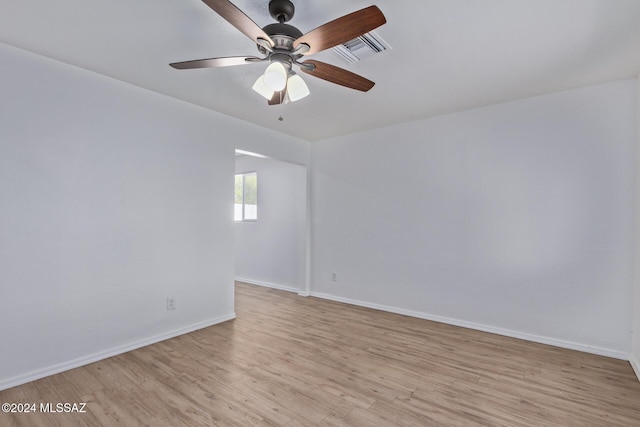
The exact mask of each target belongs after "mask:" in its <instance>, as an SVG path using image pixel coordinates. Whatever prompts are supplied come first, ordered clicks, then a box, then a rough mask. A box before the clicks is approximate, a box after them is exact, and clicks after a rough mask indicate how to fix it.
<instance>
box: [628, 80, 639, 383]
mask: <svg viewBox="0 0 640 427" xmlns="http://www.w3.org/2000/svg"><path fill="white" fill-rule="evenodd" d="M635 172H636V206H635V221H636V222H635V226H636V229H635V253H634V255H635V258H634V261H635V265H634V267H635V271H634V272H635V277H634V298H633V340H632V346H631V356H630V361H631V366H633V369H634V370H635V372H636V375H637V377H638V379H639V380H640V76H638V79H637V80H636V170H635Z"/></svg>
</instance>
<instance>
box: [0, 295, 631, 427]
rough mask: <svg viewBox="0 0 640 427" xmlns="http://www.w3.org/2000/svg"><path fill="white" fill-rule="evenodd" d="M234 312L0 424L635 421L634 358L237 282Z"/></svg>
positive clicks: (14, 394) (20, 396) (66, 383)
mask: <svg viewBox="0 0 640 427" xmlns="http://www.w3.org/2000/svg"><path fill="white" fill-rule="evenodd" d="M236 314H237V318H236V319H235V320H233V321H229V322H226V323H223V324H220V325H216V326H212V327H209V328H206V329H202V330H198V331H195V332H193V333H190V334H186V335H182V336H179V337H176V338H173V339H171V340H167V341H163V342H161V343H157V344H154V345H151V346H148V347H144V348H141V349H138V350H135V351H132V352H129V353H126V354H121V355H118V356H115V357H112V358H109V359H106V360H103V361H100V362H96V363H92V364H90V365H86V366H83V367H81V368H77V369H73V370H71V371H67V372H63V373H61V374H57V375H54V376H51V377H48V378H44V379H42V380H38V381H34V382H32V383H29V384H25V385H22V386H19V387H14V388H12V389H9V390H4V391H1V392H0V402H15V403H19V402H22V403H25V402H34V403H36V404H38V405H39V404H40V403H47V402H52V403H54V404H55V403H57V402H61V403H64V402H86V403H87V406H86V410H87V413H83V414H77V413H55V414H54V413H35V414H24V413H23V414H17V413H9V414H7V413H0V425H2V426H5V425H6V426H76V425H77V426H80V425H82V426H106V425H109V426H111V425H123V426H137V425H153V426H173V427H175V426H195V425H198V426H200V425H202V426H287V427H307V426H334V427H342V426H349V427H353V426H431V425H433V426H447V425H450V426H460V425H465V426H538V425H540V426H567V425H580V426H603V425H606V426H636V425H638V426H640V382H638V380H637V378H636V377H635V375H634V373H633V370H632V369H631V366H630V365H629V363H628V362H624V361H621V360H615V359H610V358H606V357H600V356H595V355H592V354H585V353H580V352H576V351H571V350H564V349H560V348H556V347H551V346H546V345H540V344H535V343H531V342H526V341H522V340H517V339H513V338H507V337H503V336H498V335H492V334H488V333H484V332H479V331H473V330H469V329H464V328H458V327H455V326H451V325H445V324H440V323H435V322H429V321H426V320H421V319H416V318H410V317H405V316H400V315H395V314H391V313H384V312H379V311H375V310H370V309H366V308H362V307H354V306H349V305H345V304H340V303H336V302H332V301H326V300H320V299H316V298H303V297H299V296H298V295H296V294H292V293H287V292H282V291H276V290H272V289H266V288H261V287H255V286H250V285H246V284H242V283H238V284H237V285H236Z"/></svg>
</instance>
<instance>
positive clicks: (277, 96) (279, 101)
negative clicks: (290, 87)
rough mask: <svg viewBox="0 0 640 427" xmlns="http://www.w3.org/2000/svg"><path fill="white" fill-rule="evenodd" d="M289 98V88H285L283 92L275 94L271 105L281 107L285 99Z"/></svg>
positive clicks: (270, 102)
mask: <svg viewBox="0 0 640 427" xmlns="http://www.w3.org/2000/svg"><path fill="white" fill-rule="evenodd" d="M285 96H287V88H286V87H285V88H284V89H282V90H281V91H278V92H274V93H273V96H272V97H271V99H270V100H269V105H279V104H282V103H284V98H285Z"/></svg>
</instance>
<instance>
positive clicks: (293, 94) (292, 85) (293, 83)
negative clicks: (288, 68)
mask: <svg viewBox="0 0 640 427" xmlns="http://www.w3.org/2000/svg"><path fill="white" fill-rule="evenodd" d="M309 93H310V92H309V88H308V87H307V84H306V83H305V82H304V80H302V77H300V76H299V75H297V74H293V75H292V76H291V77H289V81H288V82H287V95H289V100H290V101H291V102H293V101H297V100H299V99H302V98H304V97H305V96H307V95H309Z"/></svg>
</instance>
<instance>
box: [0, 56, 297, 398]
mask: <svg viewBox="0 0 640 427" xmlns="http://www.w3.org/2000/svg"><path fill="white" fill-rule="evenodd" d="M0 64H1V65H0V74H1V76H2V78H1V79H0V93H1V94H2V96H1V97H0V132H1V133H0V205H1V209H0V307H1V310H0V334H1V336H2V340H1V341H0V389H2V388H6V387H10V386H12V385H15V384H19V383H22V382H25V381H28V380H31V379H34V378H38V377H41V376H45V375H47V374H50V373H53V372H56V371H60V370H64V369H68V368H71V367H74V366H78V365H81V364H83V363H87V362H89V361H92V360H96V359H100V358H102V357H106V356H108V355H110V354H114V353H118V352H122V351H126V350H128V349H131V348H134V347H137V346H140V345H144V344H147V343H150V342H153V341H157V340H160V339H163V338H167V337H169V336H173V335H176V334H179V333H182V332H185V331H188V330H191V329H194V328H199V327H203V326H206V325H209V324H213V323H216V322H220V321H223V320H226V319H230V318H232V317H233V316H234V307H233V279H234V267H233V265H234V259H233V251H232V248H233V244H234V230H233V174H234V163H235V156H234V149H235V148H236V147H238V146H241V145H242V144H244V142H245V140H254V139H255V138H256V137H257V136H260V138H261V143H262V146H263V149H264V150H265V151H266V152H270V151H273V152H280V151H282V148H281V145H284V146H285V147H297V148H296V150H297V151H295V152H294V154H293V155H294V156H298V157H300V158H308V155H309V154H308V150H309V146H308V143H306V142H301V141H298V140H295V139H293V138H288V137H285V136H283V135H280V134H277V133H276V132H272V131H268V130H265V129H262V128H259V127H256V126H253V125H250V124H247V123H245V122H241V121H238V120H235V119H231V118H228V117H226V116H223V115H220V114H216V113H213V112H211V111H207V110H204V109H201V108H198V107H195V106H192V105H189V104H186V103H183V102H179V101H176V100H172V99H170V98H167V97H164V96H160V95H157V94H154V93H151V92H149V91H145V90H142V89H139V88H135V87H133V86H130V85H126V84H124V83H121V82H118V81H115V80H111V79H108V78H105V77H102V76H99V75H96V74H93V73H90V72H87V71H84V70H80V69H77V68H74V67H70V66H67V65H64V64H61V63H59V62H55V61H52V60H49V59H46V58H43V57H40V56H37V55H33V54H30V53H27V52H25V51H22V50H18V49H15V48H11V47H9V46H6V45H2V44H0ZM305 150H306V152H305ZM168 296H172V297H175V298H176V306H177V307H176V310H175V311H167V310H166V298H167V297H168Z"/></svg>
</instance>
